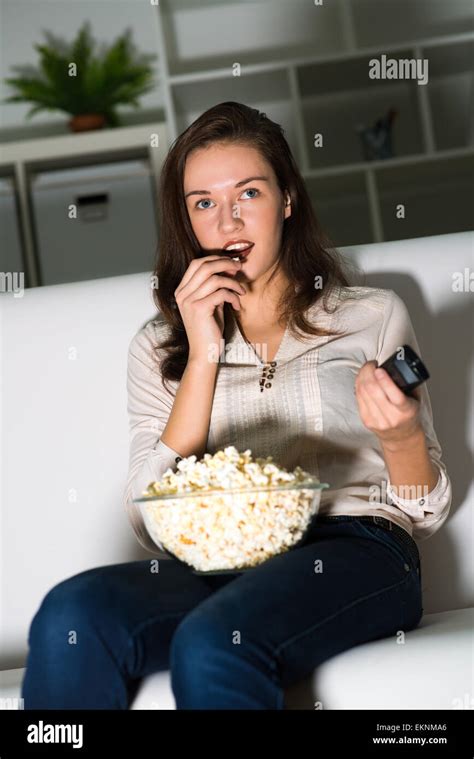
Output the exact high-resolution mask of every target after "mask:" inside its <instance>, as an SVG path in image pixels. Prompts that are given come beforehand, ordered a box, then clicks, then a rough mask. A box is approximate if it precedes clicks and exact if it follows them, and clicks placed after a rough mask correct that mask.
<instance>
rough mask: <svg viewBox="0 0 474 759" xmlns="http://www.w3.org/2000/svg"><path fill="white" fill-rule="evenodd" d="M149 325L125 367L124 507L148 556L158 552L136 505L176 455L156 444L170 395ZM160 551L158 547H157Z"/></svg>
mask: <svg viewBox="0 0 474 759" xmlns="http://www.w3.org/2000/svg"><path fill="white" fill-rule="evenodd" d="M153 333H154V329H152V323H150V324H149V325H147V326H146V327H144V328H143V329H142V330H140V332H138V333H137V334H136V335H135V337H134V338H133V339H132V341H131V342H130V345H129V349H128V363H127V398H128V402H127V411H128V416H129V430H130V453H129V467H128V477H127V485H126V489H125V494H124V505H125V509H126V512H127V516H128V518H129V520H130V522H131V525H132V527H133V530H134V532H135V535H136V537H137V539H138V541H139V543H140V544H141V545H142V546H143V547H144V548H146V549H147V550H148V551H151V552H152V553H155V554H156V553H158V552H159V549H158V547H157V545H156V544H155V543H154V541H153V540H152V539H151V537H150V536H149V534H148V532H147V530H146V527H145V524H144V522H143V518H142V515H141V513H140V510H139V508H138V504H135V503H133V500H132V499H133V498H138V497H140V496H141V495H143V491H144V490H146V488H147V486H148V485H149V484H150V482H152V481H154V480H159V479H160V478H161V477H162V475H163V474H164V473H165V471H166V470H167V469H168V468H171V469H173V470H174V469H175V468H176V464H177V463H178V461H179V460H180V459H181V456H180V455H179V453H177V452H176V451H174V450H173V449H172V448H170V447H169V446H167V445H165V443H163V442H162V441H161V440H160V435H161V433H162V432H163V429H164V428H165V426H166V423H167V421H168V417H169V415H170V413H171V409H172V407H173V403H174V395H173V394H172V393H171V392H170V391H168V390H167V389H166V388H164V387H163V385H162V383H161V374H160V372H159V368H158V363H157V359H156V357H155V356H154V355H153V349H154V348H155V346H156V344H154V342H153V340H152V334H153ZM161 548H162V546H161Z"/></svg>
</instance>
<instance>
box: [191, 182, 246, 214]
mask: <svg viewBox="0 0 474 759" xmlns="http://www.w3.org/2000/svg"><path fill="white" fill-rule="evenodd" d="M243 192H255V193H257V195H254V196H253V197H252V198H248V200H253V198H255V197H258V195H260V190H258V189H257V188H256V187H247V189H246V190H244V191H243ZM242 194H243V193H242ZM209 202H212V201H211V200H210V198H203V199H202V200H198V201H197V203H196V204H195V206H194V207H195V208H197V209H198V211H207V209H208V208H209V206H207V207H206V208H202V206H200V203H209Z"/></svg>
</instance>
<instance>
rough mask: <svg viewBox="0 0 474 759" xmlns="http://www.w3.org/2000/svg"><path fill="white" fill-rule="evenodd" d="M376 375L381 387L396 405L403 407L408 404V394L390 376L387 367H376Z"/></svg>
mask: <svg viewBox="0 0 474 759" xmlns="http://www.w3.org/2000/svg"><path fill="white" fill-rule="evenodd" d="M374 377H375V380H376V382H377V383H378V385H379V387H380V388H381V389H382V390H383V392H384V393H385V395H386V397H387V398H388V400H389V401H390V402H391V403H393V404H394V405H395V406H398V407H401V406H404V405H406V402H407V396H406V395H405V393H404V392H403V390H400V388H399V387H398V385H397V384H396V383H395V382H394V381H393V379H392V378H391V377H390V375H389V373H388V372H386V371H385V369H380V368H379V369H376V370H375V372H374Z"/></svg>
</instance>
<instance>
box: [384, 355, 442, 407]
mask: <svg viewBox="0 0 474 759" xmlns="http://www.w3.org/2000/svg"><path fill="white" fill-rule="evenodd" d="M402 348H403V354H402V355H403V357H400V356H399V355H398V354H399V352H400V351H399V350H396V351H395V353H393V354H392V355H391V356H389V357H388V358H387V359H386V361H384V362H383V364H380V369H385V371H386V372H387V373H388V374H389V375H390V377H391V378H392V379H393V381H394V382H395V384H396V385H398V387H399V388H400V390H403V392H404V393H405V395H410V396H412V392H411V391H412V390H414V389H415V387H418V385H421V383H422V382H425V381H426V380H427V379H429V376H430V375H429V373H428V370H427V368H426V366H425V365H424V363H423V361H422V360H421V358H420V357H419V356H418V355H417V354H416V353H415V351H414V350H413V348H410V346H409V345H403V346H402Z"/></svg>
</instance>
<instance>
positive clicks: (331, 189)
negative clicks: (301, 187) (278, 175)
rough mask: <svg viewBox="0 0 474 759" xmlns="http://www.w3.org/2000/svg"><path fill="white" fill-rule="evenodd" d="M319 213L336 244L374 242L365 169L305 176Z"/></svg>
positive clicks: (315, 207) (319, 218)
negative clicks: (328, 174)
mask: <svg viewBox="0 0 474 759" xmlns="http://www.w3.org/2000/svg"><path fill="white" fill-rule="evenodd" d="M305 183H306V186H307V188H308V192H309V194H310V196H311V201H312V203H313V208H314V210H315V212H316V216H317V218H318V220H319V222H320V224H321V226H322V227H323V229H324V230H325V231H326V232H327V234H328V235H329V237H330V238H331V240H332V242H333V243H334V245H335V246H336V247H340V246H343V245H363V244H365V243H371V242H373V241H374V240H373V235H372V227H371V221H370V209H369V200H368V197H367V191H366V183H365V176H364V172H363V171H361V172H359V173H356V172H353V173H351V174H340V175H337V176H329V177H320V178H318V177H311V178H308V179H306V180H305Z"/></svg>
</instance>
